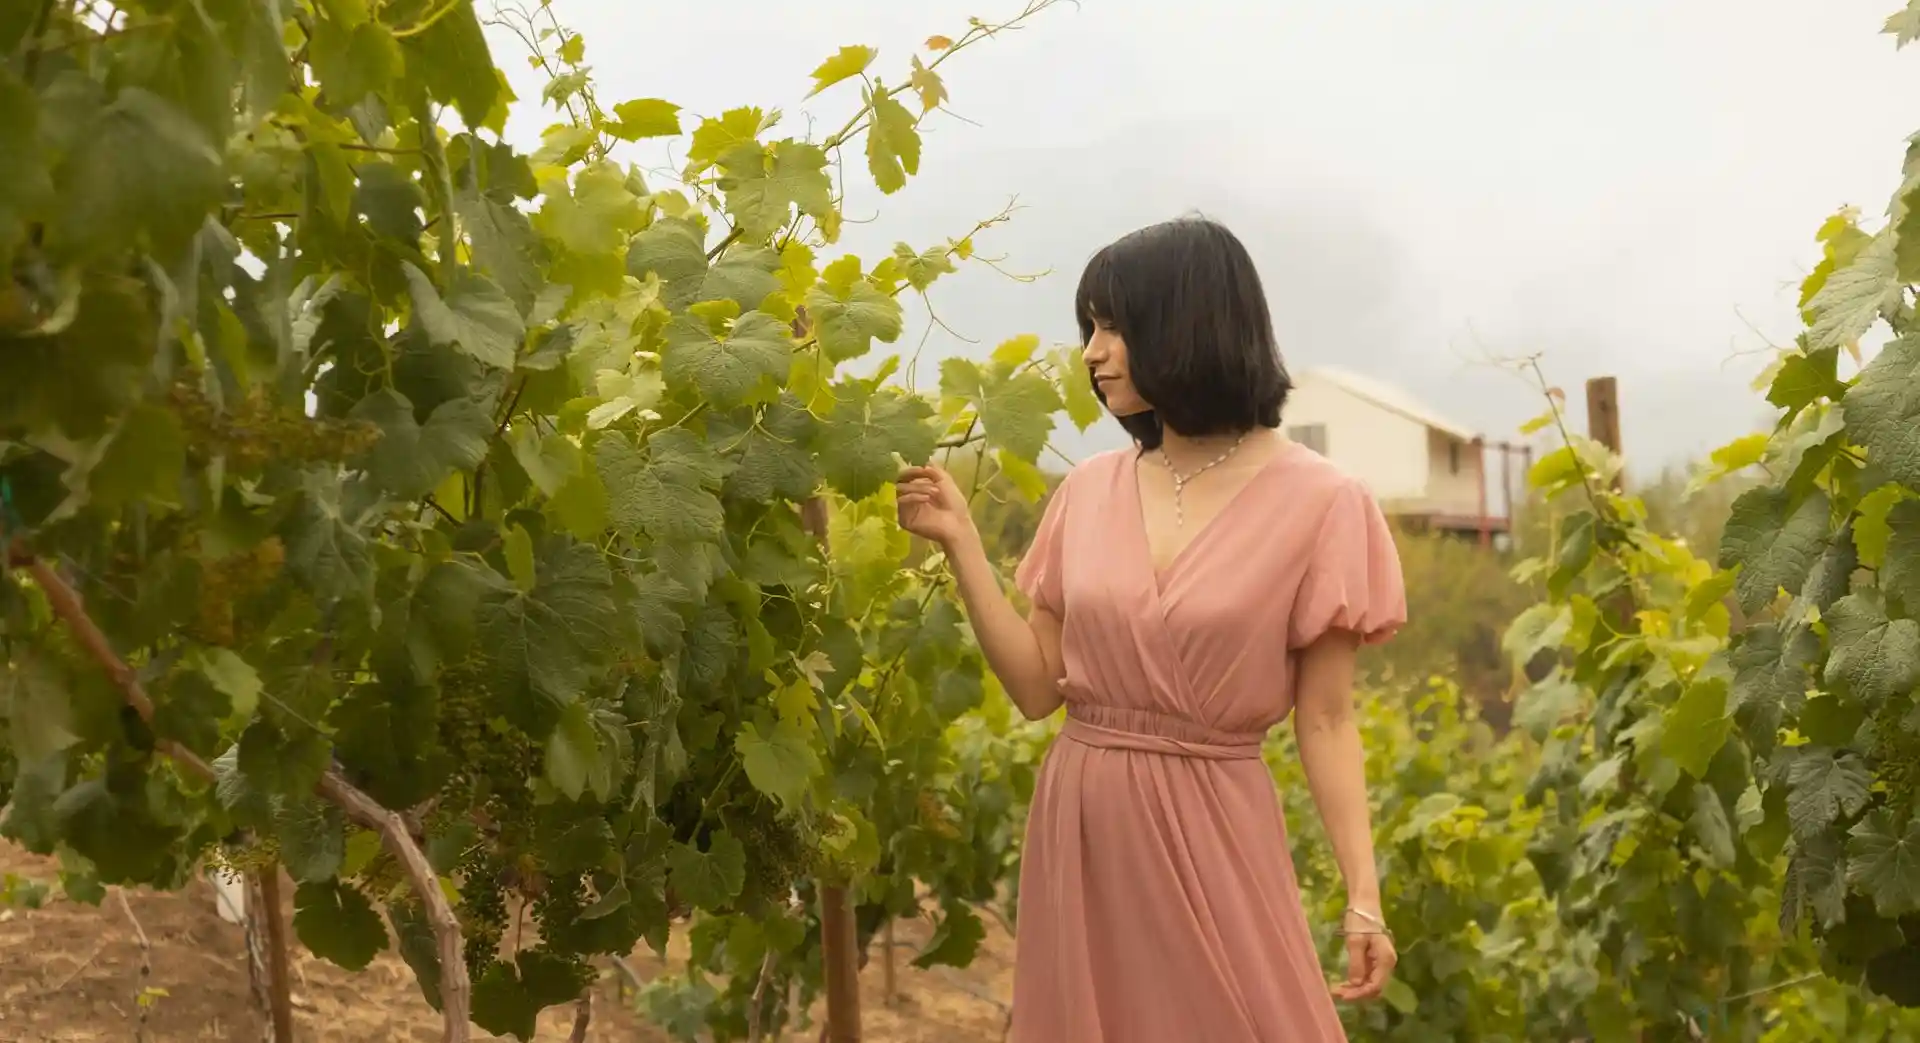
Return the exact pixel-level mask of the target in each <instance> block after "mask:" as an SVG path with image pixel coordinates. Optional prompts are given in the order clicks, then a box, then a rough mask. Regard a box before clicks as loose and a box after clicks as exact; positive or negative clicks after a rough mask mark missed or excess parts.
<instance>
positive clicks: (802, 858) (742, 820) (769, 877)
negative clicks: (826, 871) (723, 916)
mask: <svg viewBox="0 0 1920 1043" xmlns="http://www.w3.org/2000/svg"><path fill="white" fill-rule="evenodd" d="M760 807H761V809H762V810H761V811H759V812H758V813H756V814H753V815H746V816H739V815H736V816H731V817H730V818H729V819H728V822H729V824H730V825H731V826H732V827H733V831H734V835H735V836H736V837H738V838H739V840H740V843H741V844H742V845H743V846H744V847H745V848H746V849H747V878H746V883H745V885H744V886H742V887H741V889H740V900H739V906H740V908H741V910H742V911H744V912H747V913H749V914H754V915H758V914H760V913H764V912H766V911H767V910H769V909H779V908H784V907H785V906H786V904H787V899H788V897H789V896H790V895H791V894H792V893H793V886H794V884H795V883H797V882H799V881H801V880H804V879H806V878H807V877H808V876H809V875H811V874H812V872H813V870H814V869H815V868H816V864H815V862H816V860H815V857H814V855H815V852H814V850H813V849H812V847H810V846H809V845H808V844H807V841H806V838H805V837H804V836H802V835H801V833H800V829H799V827H798V825H797V824H796V823H794V821H793V820H792V819H790V818H782V817H779V816H777V815H775V814H774V813H773V810H772V808H771V806H770V805H767V804H765V802H762V803H761V805H760Z"/></svg>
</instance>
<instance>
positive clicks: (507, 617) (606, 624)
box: [478, 537, 621, 734]
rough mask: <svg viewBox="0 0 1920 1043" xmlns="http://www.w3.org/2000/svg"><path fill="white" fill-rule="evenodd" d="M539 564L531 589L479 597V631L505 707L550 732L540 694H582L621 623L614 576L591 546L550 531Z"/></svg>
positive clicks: (563, 699)
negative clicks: (554, 535)
mask: <svg viewBox="0 0 1920 1043" xmlns="http://www.w3.org/2000/svg"><path fill="white" fill-rule="evenodd" d="M537 568H538V577H539V578H538V581H537V582H536V583H535V585H534V588H533V589H532V590H530V591H526V592H524V593H523V592H521V591H517V590H515V591H512V592H510V593H503V594H496V595H494V596H493V597H490V598H489V599H487V600H486V601H483V602H482V603H481V606H480V613H479V631H478V637H479V648H480V649H481V650H482V653H483V654H484V655H485V656H486V659H487V662H488V663H489V664H490V665H491V668H492V669H491V673H492V680H493V683H494V684H495V685H497V686H498V687H499V690H500V691H501V692H502V693H503V694H505V695H507V696H509V698H508V699H507V705H508V706H509V707H510V708H512V709H513V710H515V711H517V712H519V713H521V714H523V715H524V716H522V717H520V718H519V722H525V724H530V725H536V726H537V727H530V728H527V729H526V730H529V731H534V732H535V733H536V734H544V733H545V732H546V731H547V730H548V729H550V728H552V727H553V724H554V721H553V720H552V719H549V717H547V716H546V715H543V714H542V713H541V712H540V711H539V710H538V708H537V703H536V697H537V698H538V699H539V700H545V701H546V702H547V703H548V704H549V705H551V706H565V705H566V704H568V703H571V702H574V701H576V700H577V699H579V698H580V696H581V694H582V693H583V692H584V691H585V690H586V688H587V685H588V683H589V682H590V681H591V680H592V679H593V678H594V677H595V676H596V675H598V674H599V673H600V671H601V669H602V668H603V664H605V663H606V662H607V661H608V660H609V658H610V657H611V656H612V654H613V651H614V648H615V645H616V641H615V636H616V635H617V634H618V633H619V630H620V628H621V623H620V621H619V619H618V618H617V617H618V612H619V610H618V606H616V605H615V604H614V601H613V579H612V576H611V574H610V573H609V572H608V571H607V564H606V561H605V560H604V559H603V558H602V557H601V556H600V553H599V552H598V551H596V550H595V549H594V548H593V547H591V546H587V545H584V544H580V543H574V542H571V541H569V540H566V539H564V538H560V537H547V538H546V539H544V540H542V541H541V544H540V547H539V548H538V565H537ZM519 722H516V723H519Z"/></svg>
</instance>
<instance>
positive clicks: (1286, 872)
mask: <svg viewBox="0 0 1920 1043" xmlns="http://www.w3.org/2000/svg"><path fill="white" fill-rule="evenodd" d="M1135 458H1136V451H1135V450H1132V449H1127V450H1121V451H1117V452H1111V453H1105V454H1102V455H1100V456H1096V457H1094V458H1092V459H1090V460H1087V461H1086V462H1084V463H1083V464H1081V465H1080V466H1079V467H1077V468H1075V469H1074V471H1073V472H1072V473H1071V474H1069V475H1068V476H1067V479H1066V480H1065V481H1064V482H1063V483H1062V484H1061V486H1060V488H1059V490H1058V491H1057V492H1056V493H1055V494H1054V497H1053V499H1052V501H1051V502H1050V503H1049V505H1048V507H1047V511H1046V514H1045V516H1044V518H1043V519H1042V521H1041V524H1040V529H1039V531H1038V533H1037V534H1036V535H1035V537H1034V543H1033V547H1032V549H1031V550H1030V551H1029V552H1028V554H1027V557H1026V559H1025V560H1024V561H1023V562H1022V563H1021V566H1020V570H1019V573H1018V576H1017V583H1018V585H1019V587H1020V589H1021V590H1022V591H1023V592H1024V593H1025V594H1026V595H1027V596H1028V597H1029V598H1030V599H1031V600H1032V601H1033V602H1034V603H1035V604H1036V605H1038V606H1041V607H1044V608H1046V609H1047V610H1048V611H1050V612H1052V613H1053V614H1054V615H1055V616H1057V617H1058V618H1059V619H1060V620H1061V621H1062V626H1063V631H1062V637H1061V645H1062V652H1063V657H1064V659H1065V661H1066V679H1065V681H1063V682H1062V684H1063V688H1064V690H1065V692H1066V699H1067V719H1066V722H1065V724H1064V725H1063V727H1062V729H1061V732H1060V737H1059V739H1058V740H1057V741H1056V742H1055V743H1054V745H1053V747H1052V749H1051V750H1050V751H1049V752H1048V754H1047V757H1046V763H1045V765H1044V767H1043V768H1042V770H1041V773H1040V780H1039V784H1038V787H1037V789H1036V791H1035V793H1034V797H1033V805H1032V810H1031V812H1030V818H1029V820H1028V823H1027V840H1026V849H1025V854H1024V860H1023V862H1022V864H1021V867H1020V917H1019V931H1018V941H1017V945H1018V955H1017V960H1016V965H1015V971H1014V995H1013V1030H1012V1039H1013V1041H1014V1043H1188V1041H1193V1043H1201V1041H1204V1043H1335V1041H1341V1040H1344V1039H1345V1033H1344V1032H1343V1030H1342V1029H1341V1027H1340V1019H1339V1016H1338V1015H1337V1013H1336V1012H1335V1010H1334V1005H1333V999H1332V997H1331V995H1330V994H1329V992H1328V988H1329V984H1328V980H1327V978H1326V977H1325V976H1324V974H1323V972H1322V970H1321V967H1320V962H1319V958H1318V955H1317V953H1316V951H1315V948H1314V943H1313V938H1312V936H1311V934H1310V933H1309V928H1308V925H1307V920H1306V914H1305V912H1304V910H1303V909H1302V907H1301V900H1300V889H1299V885H1298V883H1297V882H1296V881H1295V879H1294V874H1293V863H1292V861H1291V859H1290V857H1289V854H1288V849H1287V835H1286V823H1285V822H1284V820H1283V818H1282V815H1281V810H1280V802H1279V798H1278V795H1277V794H1276V793H1275V791H1274V783H1273V778H1272V776H1271V775H1269V774H1268V772H1267V769H1266V766H1265V764H1264V763H1263V762H1262V761H1261V759H1260V742H1261V739H1262V738H1263V737H1264V736H1265V735H1266V732H1267V730H1268V729H1269V728H1271V727H1273V726H1274V725H1275V724H1277V723H1278V722H1280V721H1281V720H1283V719H1285V718H1286V716H1287V714H1288V713H1289V712H1290V711H1291V710H1292V709H1293V674H1294V669H1295V666H1296V662H1297V660H1296V654H1295V653H1296V652H1297V651H1298V650H1299V649H1302V648H1305V647H1306V646H1307V645H1309V644H1311V643H1312V642H1313V641H1314V639H1315V638H1318V637H1319V636H1320V635H1322V634H1323V633H1325V632H1326V631H1328V630H1329V629H1331V628H1342V629H1346V630H1352V631H1356V632H1358V633H1359V634H1360V635H1361V636H1362V637H1363V638H1365V639H1367V640H1369V641H1372V640H1379V639H1383V638H1385V637H1386V636H1387V635H1389V634H1390V633H1392V631H1393V630H1394V629H1395V628H1397V627H1398V626H1399V625H1400V624H1401V623H1402V622H1404V621H1405V619H1406V596H1405V592H1404V589H1403V587H1402V585H1401V578H1400V563H1399V556H1398V554H1397V553H1396V551H1395V550H1394V545H1393V537H1392V535H1391V533H1390V532H1389V530H1388V529H1387V526H1386V521H1385V519H1384V518H1383V517H1382V515H1381V513H1380V509H1379V507H1378V506H1377V505H1376V504H1375V503H1374V501H1373V499H1372V497H1371V496H1370V495H1369V494H1368V492H1367V491H1366V489H1365V487H1364V486H1363V485H1361V484H1360V483H1359V482H1358V481H1356V480H1354V479H1352V478H1349V477H1348V476H1346V475H1345V474H1344V473H1342V472H1340V471H1338V470H1337V469H1335V467H1334V466H1333V465H1332V464H1331V463H1329V462H1327V461H1326V460H1324V459H1323V458H1321V457H1320V456H1319V455H1317V454H1315V453H1314V452H1313V451H1312V450H1309V449H1306V448H1304V447H1301V446H1298V445H1296V444H1293V443H1285V444H1283V445H1282V447H1281V449H1280V450H1279V451H1278V452H1277V453H1276V455H1275V456H1274V457H1273V458H1272V459H1271V460H1270V461H1269V462H1268V463H1267V464H1266V465H1264V466H1263V467H1262V469H1261V470H1260V471H1259V472H1258V473H1256V474H1255V475H1254V476H1253V478H1252V479H1251V480H1249V481H1248V483H1247V485H1246V486H1245V487H1244V488H1243V489H1242V490H1241V491H1240V492H1239V493H1238V494H1237V496H1236V497H1235V498H1234V499H1233V500H1232V501H1231V502H1230V503H1229V504H1228V505H1227V506H1226V508H1225V509H1223V510H1222V512H1221V513H1220V514H1219V515H1217V516H1216V517H1215V518H1214V519H1213V520H1212V521H1211V522H1210V523H1208V524H1207V526H1206V527H1205V528H1204V529H1202V530H1201V531H1200V532H1199V533H1198V534H1197V535H1196V537H1195V538H1194V540H1193V542H1192V543H1190V544H1189V545H1188V546H1187V547H1186V549H1185V550H1183V551H1182V552H1181V553H1180V555H1179V557H1178V558H1176V559H1175V560H1174V561H1173V562H1172V563H1171V564H1170V565H1168V567H1167V568H1166V569H1165V570H1164V571H1161V572H1159V573H1158V574H1156V571H1155V569H1154V567H1153V563H1152V558H1151V556H1150V555H1149V552H1148V549H1147V537H1146V529H1145V525H1144V522H1143V520H1142V514H1141V510H1140V494H1139V486H1138V485H1137V484H1136V480H1135V475H1134V467H1135ZM1340 970H1341V971H1342V973H1344V971H1345V968H1344V967H1342V968H1340Z"/></svg>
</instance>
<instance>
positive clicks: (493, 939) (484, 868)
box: [455, 845, 507, 979]
mask: <svg viewBox="0 0 1920 1043" xmlns="http://www.w3.org/2000/svg"><path fill="white" fill-rule="evenodd" d="M455 873H456V875H457V878H458V879H459V881H460V904H459V905H458V906H456V907H455V912H456V914H457V915H458V916H459V917H460V931H461V933H462V934H463V935H465V936H466V956H467V974H468V975H470V976H472V977H474V978H476V979H477V978H479V977H480V975H481V972H483V971H484V970H485V969H486V967H487V965H488V964H490V963H492V962H493V961H494V960H495V959H496V958H497V957H498V955H499V953H500V941H501V939H503V938H504V937H506V933H507V894H506V888H505V887H504V886H502V880H503V879H504V878H505V876H506V867H505V866H503V865H502V864H501V863H500V860H499V856H498V855H496V854H494V853H493V852H492V851H490V850H488V849H487V847H486V846H485V845H481V846H479V847H477V848H476V849H475V850H474V851H472V852H470V853H469V854H468V856H467V857H466V858H464V859H462V860H461V862H460V864H459V866H458V867H456V869H455Z"/></svg>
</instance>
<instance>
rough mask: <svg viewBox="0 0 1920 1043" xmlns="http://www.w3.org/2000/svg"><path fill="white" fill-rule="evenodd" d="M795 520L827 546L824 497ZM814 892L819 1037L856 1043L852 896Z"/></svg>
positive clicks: (802, 328) (800, 327)
mask: <svg viewBox="0 0 1920 1043" xmlns="http://www.w3.org/2000/svg"><path fill="white" fill-rule="evenodd" d="M808 327H809V321H808V318H807V313H806V310H805V309H804V308H803V309H800V311H799V313H798V314H797V315H796V316H795V318H794V320H793V336H794V339H796V340H803V339H805V338H806V336H807V331H808ZM800 524H801V525H802V526H804V527H805V528H806V530H807V532H808V533H809V534H811V535H812V536H813V538H814V541H815V542H817V543H818V544H820V549H821V552H822V553H829V554H830V553H832V549H831V548H830V547H829V546H828V545H827V501H825V500H823V499H821V498H820V497H818V496H813V497H809V498H808V499H807V500H806V501H805V502H803V503H802V504H801V505H800ZM815 884H816V885H817V889H818V891H819V893H820V964H821V970H822V972H823V973H824V975H825V977H826V979H827V1024H826V1027H825V1029H824V1030H823V1031H822V1033H821V1035H822V1037H823V1038H825V1039H826V1040H828V1043H860V928H859V924H858V923H857V922H856V921H855V919H854V905H853V899H852V896H851V895H850V894H849V893H848V889H847V887H846V885H844V884H835V883H829V882H828V881H825V880H816V881H815Z"/></svg>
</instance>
